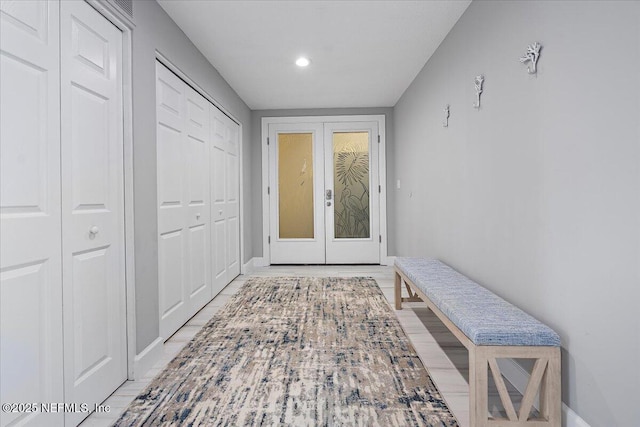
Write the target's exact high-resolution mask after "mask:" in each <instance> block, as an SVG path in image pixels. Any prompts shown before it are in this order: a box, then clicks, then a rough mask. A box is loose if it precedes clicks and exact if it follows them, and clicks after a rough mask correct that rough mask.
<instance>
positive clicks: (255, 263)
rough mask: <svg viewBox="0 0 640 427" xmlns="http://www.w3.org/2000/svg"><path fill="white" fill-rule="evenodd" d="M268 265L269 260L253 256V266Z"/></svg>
mask: <svg viewBox="0 0 640 427" xmlns="http://www.w3.org/2000/svg"><path fill="white" fill-rule="evenodd" d="M270 265H271V264H269V261H267V260H266V259H265V258H263V257H254V258H253V266H254V267H268V266H270Z"/></svg>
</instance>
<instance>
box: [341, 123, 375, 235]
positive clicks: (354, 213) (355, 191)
mask: <svg viewBox="0 0 640 427" xmlns="http://www.w3.org/2000/svg"><path fill="white" fill-rule="evenodd" d="M333 165H334V166H333V182H334V184H333V185H334V193H335V197H334V206H335V208H334V210H333V212H334V224H335V237H336V239H365V238H370V237H371V233H370V219H369V218H370V215H369V199H370V197H369V133H368V132H335V133H334V134H333Z"/></svg>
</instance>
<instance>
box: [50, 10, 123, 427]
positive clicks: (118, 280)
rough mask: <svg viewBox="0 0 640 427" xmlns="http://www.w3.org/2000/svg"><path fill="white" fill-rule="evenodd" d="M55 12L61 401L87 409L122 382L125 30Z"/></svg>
mask: <svg viewBox="0 0 640 427" xmlns="http://www.w3.org/2000/svg"><path fill="white" fill-rule="evenodd" d="M60 7H61V9H60V37H61V39H60V46H61V52H60V53H61V68H60V70H61V72H60V74H61V76H60V77H61V78H60V82H61V92H60V93H61V122H62V123H63V124H64V125H63V126H62V132H61V135H62V140H61V148H62V153H61V154H62V155H61V160H62V163H61V164H62V230H63V233H62V270H63V296H64V313H63V316H64V376H65V402H66V403H76V404H82V403H85V404H89V405H90V406H92V405H93V404H94V403H100V402H102V401H103V400H104V399H106V398H107V397H108V396H109V395H110V394H111V393H112V392H113V391H114V390H115V389H116V388H118V386H119V385H120V384H122V383H123V382H124V381H125V380H126V378H127V359H126V357H127V353H126V302H125V274H124V267H125V253H124V188H123V185H124V182H123V113H122V33H121V32H120V31H119V30H118V29H117V28H116V27H115V26H114V25H113V24H111V23H110V22H109V21H108V20H107V19H105V18H104V17H103V16H102V15H100V14H99V13H98V12H97V11H96V10H94V9H93V8H92V7H91V6H89V5H88V4H87V3H85V2H83V1H63V2H61V6H60ZM87 415H88V414H86V413H81V412H79V413H74V412H67V413H66V414H65V424H67V425H77V424H78V423H79V422H80V421H81V420H82V419H83V418H84V417H86V416H87Z"/></svg>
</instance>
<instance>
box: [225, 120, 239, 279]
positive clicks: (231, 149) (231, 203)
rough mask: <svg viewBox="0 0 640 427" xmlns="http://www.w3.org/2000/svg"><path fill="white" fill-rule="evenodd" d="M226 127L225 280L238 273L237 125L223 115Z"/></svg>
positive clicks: (232, 277)
mask: <svg viewBox="0 0 640 427" xmlns="http://www.w3.org/2000/svg"><path fill="white" fill-rule="evenodd" d="M225 119H226V120H225V121H226V127H227V144H226V145H227V177H226V181H227V191H226V194H227V200H226V213H227V235H228V241H227V250H228V258H227V275H228V277H227V281H228V282H230V281H231V280H233V279H234V278H235V277H236V276H238V275H239V274H240V182H239V180H240V171H239V166H240V160H239V151H240V150H239V146H238V145H239V136H240V135H239V134H240V131H239V125H238V124H237V123H234V122H233V121H232V120H231V119H229V118H228V117H225Z"/></svg>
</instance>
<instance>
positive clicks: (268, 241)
mask: <svg viewBox="0 0 640 427" xmlns="http://www.w3.org/2000/svg"><path fill="white" fill-rule="evenodd" d="M267 243H269V244H271V236H269V238H268V239H267Z"/></svg>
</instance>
